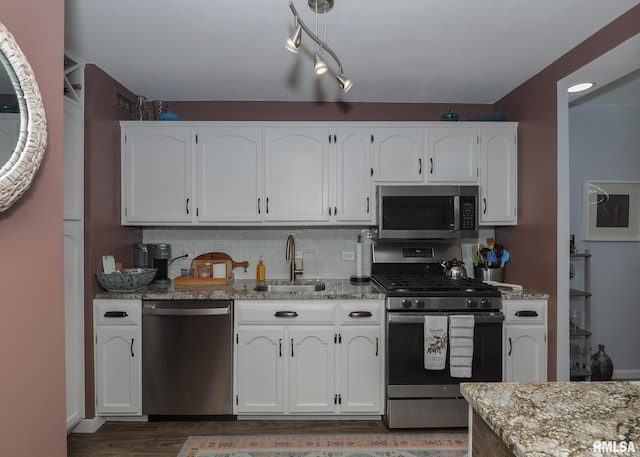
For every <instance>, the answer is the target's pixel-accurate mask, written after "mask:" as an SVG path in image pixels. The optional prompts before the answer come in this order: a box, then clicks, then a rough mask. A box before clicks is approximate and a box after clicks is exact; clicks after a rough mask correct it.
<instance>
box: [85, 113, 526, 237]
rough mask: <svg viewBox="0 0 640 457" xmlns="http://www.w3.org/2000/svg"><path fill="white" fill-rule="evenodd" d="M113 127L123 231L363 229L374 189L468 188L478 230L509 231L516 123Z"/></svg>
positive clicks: (372, 215)
mask: <svg viewBox="0 0 640 457" xmlns="http://www.w3.org/2000/svg"><path fill="white" fill-rule="evenodd" d="M121 126H122V209H121V213H122V224H124V225H150V226H153V225H201V226H224V225H239V226H242V225H244V226H281V225H288V226H303V225H304V226H327V225H344V226H346V225H352V226H353V225H360V226H365V225H373V224H375V221H376V208H377V205H376V192H375V186H377V185H391V186H392V185H478V186H479V188H480V195H481V198H480V202H479V207H480V208H479V211H480V224H481V225H485V226H486V225H515V224H516V223H517V217H516V204H517V142H516V138H517V137H516V135H517V124H516V123H493V122H482V123H481V122H477V123H472V122H461V123H453V122H412V123H393V122H372V123H365V122H351V123H349V122H344V123H338V122H300V123H291V122H287V123H285V122H166V121H165V122H161V121H158V122H134V121H123V122H121ZM76 206H77V205H76Z"/></svg>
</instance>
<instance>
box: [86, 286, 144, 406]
mask: <svg viewBox="0 0 640 457" xmlns="http://www.w3.org/2000/svg"><path fill="white" fill-rule="evenodd" d="M141 308H142V301H141V300H107V299H95V300H94V301H93V313H94V314H93V316H94V334H95V355H94V357H95V388H96V414H97V415H98V416H139V415H142V382H141V381H142V377H141V375H142V357H141V355H142V354H141V349H142V345H141V334H142V332H141V330H142V329H141Z"/></svg>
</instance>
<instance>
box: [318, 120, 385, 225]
mask: <svg viewBox="0 0 640 457" xmlns="http://www.w3.org/2000/svg"><path fill="white" fill-rule="evenodd" d="M332 138H333V143H334V144H335V150H334V155H332V157H333V158H334V160H333V165H332V169H333V170H334V173H332V174H331V176H332V178H333V182H332V184H331V189H332V196H331V204H330V206H329V215H330V216H331V217H332V220H335V221H336V222H341V223H350V222H360V223H370V222H372V221H374V220H375V215H374V208H375V206H376V205H375V202H374V200H373V197H374V195H373V190H372V181H371V148H372V146H371V145H372V134H371V130H370V129H367V128H361V129H358V128H354V129H337V131H336V134H335V135H334V136H333V137H332Z"/></svg>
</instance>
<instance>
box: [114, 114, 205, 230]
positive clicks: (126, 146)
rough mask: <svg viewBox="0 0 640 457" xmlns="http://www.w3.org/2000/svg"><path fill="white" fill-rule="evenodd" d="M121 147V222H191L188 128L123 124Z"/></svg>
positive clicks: (189, 136) (189, 138) (192, 207)
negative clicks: (122, 187) (129, 125)
mask: <svg viewBox="0 0 640 457" xmlns="http://www.w3.org/2000/svg"><path fill="white" fill-rule="evenodd" d="M122 150H123V157H122V179H123V186H124V189H125V190H124V192H123V202H122V206H123V208H122V211H123V223H125V224H126V223H148V224H158V223H165V224H176V223H185V222H191V221H192V220H193V212H194V206H193V201H192V188H191V186H192V170H191V156H192V154H191V151H192V135H191V129H190V128H188V127H182V128H168V127H153V126H149V127H146V126H143V127H141V128H133V127H126V128H124V129H123V137H122Z"/></svg>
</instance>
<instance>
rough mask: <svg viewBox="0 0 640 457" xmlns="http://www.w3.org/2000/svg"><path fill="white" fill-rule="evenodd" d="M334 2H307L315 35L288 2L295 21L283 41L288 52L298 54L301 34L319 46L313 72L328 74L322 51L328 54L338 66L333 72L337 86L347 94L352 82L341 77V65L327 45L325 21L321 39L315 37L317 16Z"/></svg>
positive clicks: (332, 0) (329, 8)
mask: <svg viewBox="0 0 640 457" xmlns="http://www.w3.org/2000/svg"><path fill="white" fill-rule="evenodd" d="M333 3H334V0H308V4H309V8H311V10H312V11H313V12H314V13H315V16H316V33H313V32H312V31H311V29H309V27H307V25H306V24H305V23H304V22H302V19H300V16H299V15H298V11H297V10H296V8H295V6H293V0H289V8H291V12H292V13H293V17H294V19H295V24H296V28H295V30H294V31H293V33H292V34H291V35H289V36H288V37H287V39H286V41H285V45H284V46H285V48H287V49H288V50H289V51H291V52H294V53H298V51H299V50H300V44H301V42H302V32H304V33H306V34H307V36H309V38H311V39H312V40H313V41H315V42H316V43H317V44H318V46H319V52H315V53H314V54H313V71H314V72H315V73H316V75H322V74H324V73H327V72H329V66H328V65H327V62H326V61H325V60H324V59H323V56H324V51H326V52H327V54H329V55H330V56H331V57H332V58H333V60H335V62H336V64H337V65H338V71H337V72H333V71H331V73H333V74H334V75H335V77H336V79H337V80H338V85H339V86H340V89H341V90H342V92H344V93H346V92H348V91H349V90H350V89H351V87H352V86H353V81H351V80H350V79H349V78H347V77H346V76H344V75H343V71H342V63H341V62H340V59H338V56H337V55H336V53H335V52H333V50H332V49H331V48H330V47H329V45H328V44H327V41H326V40H327V30H326V28H327V27H326V19H325V20H324V29H325V30H324V35H323V39H320V38H319V37H318V35H317V33H318V15H319V14H326V13H328V12H329V11H330V10H331V9H332V8H333Z"/></svg>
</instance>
